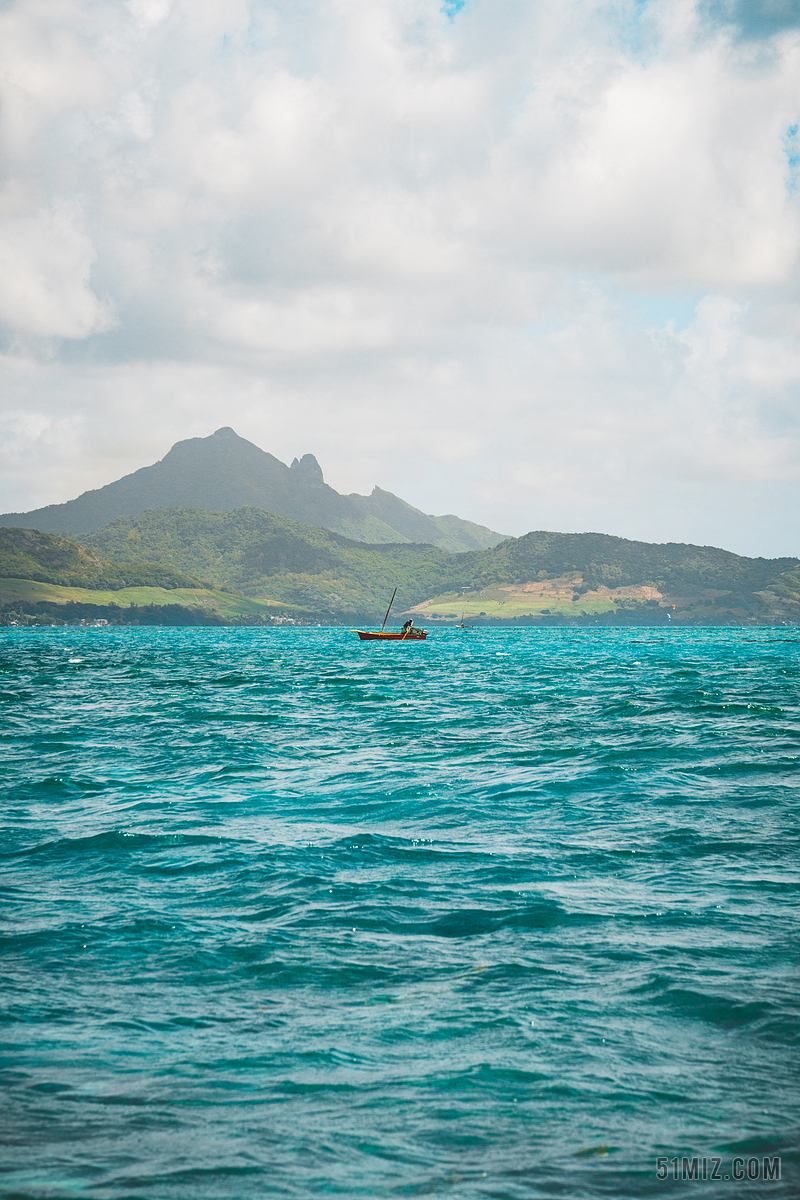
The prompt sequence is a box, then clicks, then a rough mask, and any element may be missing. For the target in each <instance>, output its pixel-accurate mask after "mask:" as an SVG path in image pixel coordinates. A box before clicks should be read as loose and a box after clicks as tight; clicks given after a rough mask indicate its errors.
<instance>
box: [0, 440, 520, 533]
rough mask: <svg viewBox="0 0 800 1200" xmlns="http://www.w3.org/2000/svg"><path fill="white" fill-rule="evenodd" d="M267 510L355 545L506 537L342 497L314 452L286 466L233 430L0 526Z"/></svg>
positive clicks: (85, 526)
mask: <svg viewBox="0 0 800 1200" xmlns="http://www.w3.org/2000/svg"><path fill="white" fill-rule="evenodd" d="M243 507H252V508H259V509H262V510H263V511H265V512H269V513H274V514H276V515H278V516H281V517H289V518H290V519H291V520H294V521H300V522H302V523H303V524H305V525H313V526H316V527H317V528H320V529H329V530H331V531H332V532H334V533H339V534H341V535H343V536H344V537H348V538H351V539H353V540H354V541H360V542H373V543H376V542H377V543H385V542H425V543H429V544H430V545H433V546H439V547H440V548H441V549H444V550H450V551H453V552H458V551H465V550H480V549H483V548H485V547H489V546H495V545H497V543H498V542H501V541H502V540H503V535H502V534H499V533H494V532H493V531H492V530H491V529H487V528H486V527H485V526H483V525H475V524H474V523H473V522H471V521H462V520H461V518H460V517H454V516H443V517H433V516H428V514H427V513H423V512H421V511H420V510H419V509H418V508H413V507H412V506H411V505H410V504H406V502H405V500H401V499H400V498H399V496H394V495H393V494H392V493H391V492H384V491H382V490H381V489H380V488H378V487H376V488H375V489H374V491H373V492H372V494H371V495H369V496H359V495H357V494H355V493H354V494H352V495H349V496H342V495H340V493H339V492H337V491H335V490H334V489H333V488H332V487H329V486H328V484H327V483H325V480H324V479H323V476H322V470H321V468H320V465H319V463H318V462H317V460H316V459H315V458H314V455H313V454H305V455H303V457H302V458H301V459H300V460H299V461H298V459H295V460H294V461H293V462H292V465H291V466H290V467H287V466H286V464H285V463H282V462H280V461H279V459H277V458H274V457H273V456H272V455H271V454H267V453H266V452H265V451H264V450H260V449H259V448H258V446H255V445H253V443H252V442H248V441H247V440H246V439H245V438H241V437H239V436H238V434H236V433H234V431H233V430H232V429H229V428H227V427H226V428H224V429H218V430H217V431H216V433H214V434H212V435H211V436H210V437H206V438H189V439H187V440H186V441H183V442H176V444H175V445H174V446H173V447H172V449H171V450H170V451H169V453H168V454H166V455H165V456H164V458H162V459H161V460H160V462H157V463H154V464H153V465H152V466H150V467H142V468H141V469H140V470H138V471H134V472H133V474H131V475H125V476H124V477H123V478H122V479H118V480H116V482H114V483H108V484H106V486H105V487H101V488H97V489H95V490H94V491H91V492H84V493H83V495H81V496H78V497H77V499H75V500H68V501H67V502H66V503H65V504H48V505H47V506H46V507H45V508H37V509H35V510H34V511H33V512H27V513H5V514H4V515H2V516H0V526H10V527H16V528H23V529H39V530H42V531H43V532H45V533H60V534H75V533H88V532H92V531H94V530H96V529H100V528H102V526H104V525H107V524H108V523H109V522H110V521H113V520H115V519H116V518H117V517H122V516H135V515H136V514H138V513H142V512H145V511H146V510H147V509H150V508H158V509H162V508H180V509H185V508H202V509H206V510H208V511H210V512H231V511H233V510H234V509H237V508H243Z"/></svg>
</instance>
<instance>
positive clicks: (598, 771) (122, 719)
mask: <svg viewBox="0 0 800 1200" xmlns="http://www.w3.org/2000/svg"><path fill="white" fill-rule="evenodd" d="M0 667H1V669H2V675H1V676H0V689H1V690H2V705H3V714H4V716H3V729H2V739H3V740H2V779H3V784H4V820H3V833H2V846H1V849H2V922H3V923H2V962H0V971H1V972H2V989H1V992H2V1021H3V1026H2V1063H1V1064H0V1065H1V1066H2V1075H1V1078H2V1104H0V1129H1V1130H2V1145H3V1149H2V1154H1V1162H2V1167H1V1169H0V1194H1V1195H2V1196H3V1197H5V1198H6V1200H8V1198H11V1197H13V1198H17V1200H23V1198H25V1200H32V1198H36V1200H45V1198H47V1200H50V1198H53V1200H56V1198H57V1200H61V1198H64V1200H66V1198H73V1197H86V1198H89V1197H91V1198H93V1200H134V1198H137V1200H138V1198H141V1200H223V1198H224V1200H228V1198H237V1200H238V1198H241V1200H250V1198H254V1200H257V1198H260V1197H287V1198H294V1197H298V1198H306V1197H323V1196H327V1197H335V1196H338V1197H359V1198H364V1200H373V1198H377V1197H384V1198H385V1197H404V1196H405V1197H409V1196H430V1195H436V1196H440V1197H448V1198H451V1200H461V1198H473V1197H475V1198H478V1197H480V1198H489V1197H491V1198H497V1200H517V1198H519V1200H523V1198H524V1200H529V1198H532V1197H564V1198H567V1200H573V1198H581V1197H650V1196H660V1195H664V1194H667V1193H669V1194H672V1193H673V1192H676V1190H677V1191H680V1193H681V1195H683V1196H686V1197H692V1196H695V1195H698V1196H699V1195H702V1196H703V1197H723V1196H724V1197H726V1198H732V1197H735V1196H742V1197H745V1196H747V1197H752V1196H762V1195H763V1196H770V1197H776V1198H777V1197H782V1198H790V1197H798V1196H800V1137H799V1136H798V1133H799V1131H800V1104H799V1101H800V1042H799V1040H798V1028H799V1025H800V1022H798V1015H799V1013H800V1003H799V993H798V972H797V967H798V958H799V957H800V954H799V953H798V919H797V918H798V913H797V895H798V879H799V878H800V871H799V868H800V859H799V857H798V845H799V842H800V838H799V836H798V835H799V833H800V821H799V819H798V798H799V797H798V788H799V787H800V771H799V770H798V766H799V765H800V760H799V758H798V754H799V753H800V630H798V629H794V628H788V627H779V628H747V629H736V628H725V629H719V628H715V629H669V628H667V629H664V628H659V629H641V628H637V629H622V628H617V629H614V628H609V629H590V628H589V629H578V630H574V629H546V630H542V629H514V630H505V629H499V628H498V629H476V630H459V629H454V628H450V629H438V630H435V631H434V632H433V633H432V634H431V636H430V637H429V640H428V641H427V642H425V643H422V644H402V643H401V644H397V643H395V644H385V645H380V644H375V643H361V642H359V641H358V640H357V638H356V637H355V634H353V633H351V632H350V631H348V630H345V629H306V628H303V629H291V628H282V629H228V628H225V629H202V628H193V629H153V628H141V629H115V628H107V629H78V628H59V629H44V628H42V629H4V630H2V631H0ZM776 1172H779V1173H780V1177H778V1175H777V1174H776ZM704 1175H705V1179H704V1178H703V1176H704ZM712 1175H713V1176H715V1178H711V1176H712ZM660 1176H664V1177H663V1178H661V1177H660ZM695 1176H697V1178H695Z"/></svg>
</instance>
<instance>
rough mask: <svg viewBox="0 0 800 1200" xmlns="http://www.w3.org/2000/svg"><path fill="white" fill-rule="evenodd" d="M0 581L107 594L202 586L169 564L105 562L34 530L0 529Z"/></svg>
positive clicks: (80, 548) (67, 543)
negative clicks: (97, 590) (99, 590)
mask: <svg viewBox="0 0 800 1200" xmlns="http://www.w3.org/2000/svg"><path fill="white" fill-rule="evenodd" d="M0 578H6V579H33V580H37V581H38V582H40V583H55V584H63V585H64V586H67V587H81V588H104V589H106V590H108V591H117V590H119V589H121V588H126V587H154V588H195V587H202V584H200V583H199V582H198V580H197V579H195V578H193V577H192V576H191V575H187V574H186V573H185V572H183V571H180V570H177V569H176V568H175V567H174V566H172V565H170V564H159V563H148V562H137V563H130V562H116V563H112V562H107V561H106V560H105V559H103V558H101V557H100V555H99V554H98V553H97V552H96V551H93V550H89V549H87V548H86V547H84V546H81V545H78V543H77V542H73V541H70V540H69V539H68V538H63V537H55V536H54V535H53V534H50V533H39V532H38V531H37V530H35V529H4V528H0Z"/></svg>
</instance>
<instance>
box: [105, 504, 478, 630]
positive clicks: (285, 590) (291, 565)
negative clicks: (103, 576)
mask: <svg viewBox="0 0 800 1200" xmlns="http://www.w3.org/2000/svg"><path fill="white" fill-rule="evenodd" d="M82 541H83V542H84V543H85V544H86V545H87V546H88V547H89V548H90V549H93V550H95V551H96V552H99V553H100V554H102V555H104V556H106V557H108V558H120V557H124V558H126V559H135V560H138V561H140V562H148V563H158V564H159V565H163V566H165V567H166V566H174V567H176V568H178V569H179V570H181V571H185V572H191V573H192V574H196V575H197V576H198V577H199V578H201V579H203V580H207V581H208V582H209V583H210V584H213V585H214V586H216V587H228V588H235V589H237V591H240V592H242V593H244V594H245V595H247V596H254V597H255V596H259V597H264V596H268V597H270V598H271V599H273V600H277V601H279V602H282V603H285V604H290V605H297V606H299V607H301V608H304V609H307V610H309V611H310V612H313V613H316V614H318V615H319V616H321V617H323V618H325V619H333V620H339V619H341V620H354V619H356V618H358V619H361V618H362V617H365V618H369V619H374V618H375V617H376V616H377V615H378V614H379V613H383V612H384V611H385V609H386V604H387V601H388V597H389V596H391V594H392V590H393V589H394V588H395V587H397V588H398V594H397V605H398V608H399V607H406V606H408V605H412V604H418V603H419V602H420V601H422V600H425V599H426V598H427V597H429V596H433V595H435V594H436V593H437V592H438V591H441V590H442V588H443V587H446V586H448V585H450V584H451V583H454V584H456V583H457V584H458V585H463V584H464V583H466V582H468V581H469V578H470V575H469V571H470V564H471V561H472V559H473V558H474V553H469V552H468V553H464V554H450V553H448V552H447V551H445V550H440V549H439V548H438V547H436V546H431V545H415V544H412V543H409V542H387V543H384V544H382V545H366V544H365V543H363V542H357V541H355V540H353V539H351V538H346V537H342V535H341V534H337V533H332V532H330V531H328V530H325V529H317V528H315V527H313V526H310V525H302V524H300V523H299V522H298V521H292V520H289V519H288V518H286V517H276V516H274V515H273V514H272V513H267V512H264V511H263V510H262V509H258V508H240V509H236V510H235V511H233V512H218V513H215V512H206V511H204V510H203V509H199V508H191V509H175V508H170V509H151V510H149V511H147V512H144V513H139V514H138V515H137V516H133V517H119V518H118V519H117V520H116V521H112V522H111V523H110V524H109V525H106V526H104V528H103V529H98V530H96V531H95V532H94V533H90V534H84V535H83V537H82Z"/></svg>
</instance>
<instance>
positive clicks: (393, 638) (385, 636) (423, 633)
mask: <svg viewBox="0 0 800 1200" xmlns="http://www.w3.org/2000/svg"><path fill="white" fill-rule="evenodd" d="M354 632H355V633H357V634H358V636H359V637H360V638H361V641H362V642H424V641H425V638H426V637H427V636H428V631H427V629H411V630H409V631H408V633H370V632H369V631H368V630H365V629H356V630H354Z"/></svg>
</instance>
